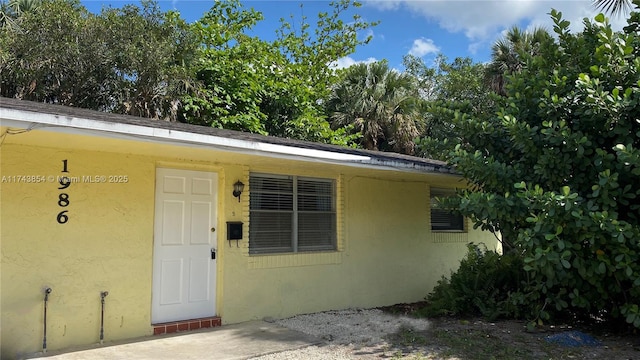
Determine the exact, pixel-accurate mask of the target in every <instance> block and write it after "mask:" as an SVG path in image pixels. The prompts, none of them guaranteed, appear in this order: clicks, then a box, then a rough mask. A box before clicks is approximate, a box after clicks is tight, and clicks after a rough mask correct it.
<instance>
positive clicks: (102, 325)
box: [100, 291, 109, 345]
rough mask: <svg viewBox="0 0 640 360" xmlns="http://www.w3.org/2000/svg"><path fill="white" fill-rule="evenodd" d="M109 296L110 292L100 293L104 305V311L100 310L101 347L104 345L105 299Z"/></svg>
mask: <svg viewBox="0 0 640 360" xmlns="http://www.w3.org/2000/svg"><path fill="white" fill-rule="evenodd" d="M107 295H109V292H108V291H101V292H100V303H101V304H102V309H101V310H100V345H102V344H103V343H104V298H105V297H107Z"/></svg>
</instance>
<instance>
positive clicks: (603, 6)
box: [593, 0, 633, 16]
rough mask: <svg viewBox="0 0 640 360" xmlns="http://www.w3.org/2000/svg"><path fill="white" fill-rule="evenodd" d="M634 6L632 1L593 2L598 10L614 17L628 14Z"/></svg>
mask: <svg viewBox="0 0 640 360" xmlns="http://www.w3.org/2000/svg"><path fill="white" fill-rule="evenodd" d="M632 5H633V2H632V0H593V6H595V8H596V9H598V10H600V11H602V12H604V13H606V14H609V15H614V16H615V15H620V14H622V13H628V12H629V11H630V10H631V7H632Z"/></svg>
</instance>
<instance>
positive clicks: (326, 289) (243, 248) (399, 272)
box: [0, 130, 495, 358]
mask: <svg viewBox="0 0 640 360" xmlns="http://www.w3.org/2000/svg"><path fill="white" fill-rule="evenodd" d="M63 160H66V166H67V170H68V173H63V172H62V171H63V166H64V163H63ZM0 161H1V167H0V171H1V172H0V177H2V178H3V182H2V183H0V186H1V188H0V190H1V191H0V196H1V198H0V200H1V207H0V224H1V228H0V235H1V245H0V249H1V252H2V254H1V269H0V271H1V292H0V296H1V299H0V300H1V303H0V304H1V323H2V329H1V335H0V341H1V343H0V345H1V348H2V354H1V355H2V358H14V357H20V356H22V355H24V354H29V353H34V352H37V351H39V350H40V349H41V347H42V335H43V297H44V294H43V288H44V287H46V286H49V287H51V288H52V289H53V291H52V293H51V295H50V297H49V303H48V315H47V342H48V348H49V349H61V348H66V347H69V346H73V345H86V344H93V343H97V342H98V339H99V338H98V336H99V326H100V292H101V291H108V292H109V295H108V296H107V298H106V299H105V300H106V308H105V340H106V341H111V340H119V339H126V338H132V337H139V336H145V335H151V334H152V326H151V325H152V324H151V301H152V299H151V298H152V291H153V289H152V276H153V274H152V263H153V241H154V233H153V232H154V210H155V204H154V202H155V200H154V199H155V171H156V169H157V168H158V167H169V168H180V169H188V170H200V171H211V172H216V173H217V174H218V179H219V187H218V199H219V201H218V209H217V210H218V219H217V229H218V230H217V232H216V233H217V236H218V238H217V248H218V258H217V270H216V274H215V275H216V276H217V279H218V281H217V289H216V298H217V301H216V304H217V305H216V306H217V308H216V309H215V312H216V314H218V315H219V316H221V317H222V320H223V323H226V324H229V323H237V322H242V321H246V320H253V319H262V318H264V317H274V318H282V317H287V316H291V315H295V314H300V313H309V312H315V311H322V310H331V309H343V308H349V307H371V306H380V305H389V304H393V303H398V302H408V301H417V300H421V299H422V298H423V297H424V296H425V295H426V294H427V293H428V292H429V290H430V289H431V288H432V287H433V286H434V285H435V283H436V281H437V280H438V279H439V278H440V277H441V276H442V275H443V274H449V272H450V270H451V269H452V268H455V267H456V266H457V264H458V260H459V259H460V258H461V257H462V256H463V255H464V253H465V250H466V247H465V244H466V242H468V241H474V242H487V243H488V246H489V247H490V248H492V247H494V245H495V240H494V239H493V238H492V236H491V235H490V234H485V233H481V232H480V231H475V230H469V231H468V232H465V233H460V234H455V233H454V234H446V233H445V234H441V233H440V234H436V233H432V232H431V231H430V224H429V187H430V186H432V185H438V186H447V185H450V184H459V181H460V180H459V178H454V177H451V176H448V175H429V174H423V173H406V172H394V171H388V170H385V171H383V170H374V169H360V168H353V167H346V166H339V165H330V164H321V163H310V162H308V161H302V160H300V161H294V160H283V159H274V158H261V157H260V156H258V155H255V156H254V155H246V154H245V155H237V154H234V153H231V152H222V151H214V150H211V149H207V148H202V147H197V148H196V147H187V146H172V145H168V144H155V143H150V142H145V141H136V140H133V139H128V140H124V139H106V138H102V137H96V136H84V135H75V134H61V133H54V132H47V131H38V130H36V131H31V132H28V133H24V134H19V135H11V136H7V137H6V138H5V139H4V142H3V143H2V145H1V147H0ZM251 172H261V173H276V174H285V175H299V176H313V177H324V178H331V179H334V180H336V184H337V197H338V199H337V218H338V219H337V224H338V225H337V232H338V244H337V250H336V251H329V252H320V253H300V254H283V255H259V256H257V255H250V254H249V251H248V227H249V222H250V218H249V194H250V188H249V187H248V186H247V187H246V188H245V192H244V193H243V194H242V196H241V197H240V202H238V199H237V198H235V197H233V196H232V195H231V190H232V185H231V184H233V183H234V182H235V181H236V180H241V181H242V182H244V183H245V184H249V174H250V173H251ZM64 175H68V176H71V177H72V178H74V179H76V181H75V182H72V183H71V184H70V185H69V186H68V187H67V188H66V189H59V188H60V187H61V185H60V183H59V178H60V177H61V176H64ZM15 176H42V177H43V181H39V182H36V183H33V182H31V183H29V182H27V181H25V180H24V178H20V179H19V180H17V181H16V178H14V177H15ZM102 176H104V177H105V178H101V177H102ZM125 176H126V180H125V178H124V177H125ZM76 177H77V178H76ZM85 177H86V178H85ZM89 177H91V178H93V179H94V180H95V177H99V178H98V182H95V181H94V182H90V181H88V179H89ZM110 181H111V182H110ZM63 193H64V194H67V195H62V197H61V194H63ZM67 201H68V203H67ZM66 210H68V212H67V213H65V215H66V216H68V220H67V221H66V223H62V224H61V223H59V222H58V220H59V218H58V214H60V212H61V211H66ZM227 221H242V222H243V223H244V236H243V240H240V241H238V242H236V241H231V242H228V241H226V240H225V239H226V228H225V224H226V222H227ZM467 240H468V241H467Z"/></svg>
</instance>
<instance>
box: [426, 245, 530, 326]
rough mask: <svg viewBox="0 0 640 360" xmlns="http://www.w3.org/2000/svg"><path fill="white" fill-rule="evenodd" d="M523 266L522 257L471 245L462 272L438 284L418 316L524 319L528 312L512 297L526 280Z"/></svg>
mask: <svg viewBox="0 0 640 360" xmlns="http://www.w3.org/2000/svg"><path fill="white" fill-rule="evenodd" d="M523 267H524V263H523V261H522V258H521V257H520V256H517V255H515V254H506V255H501V254H498V253H496V252H495V251H491V250H487V248H486V246H484V245H476V244H473V243H471V244H469V245H468V253H467V255H466V256H465V257H464V259H462V261H461V262H460V267H459V268H458V270H457V271H456V272H453V273H452V274H451V276H450V277H449V278H446V277H444V276H443V277H442V279H441V280H440V281H438V284H437V285H436V287H435V288H434V289H433V291H432V292H431V293H430V294H429V295H428V296H427V298H426V300H427V306H426V307H425V308H423V309H421V310H418V312H417V314H416V315H418V316H426V317H433V316H443V315H456V316H483V317H486V318H488V319H491V320H493V319H497V318H505V317H508V318H520V317H522V316H524V315H526V313H523V312H522V310H521V309H520V307H521V306H520V305H518V301H516V299H514V298H511V295H512V294H513V293H516V292H519V291H521V288H522V284H523V283H524V280H525V277H526V274H525V272H524V270H523Z"/></svg>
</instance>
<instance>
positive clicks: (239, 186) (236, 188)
mask: <svg viewBox="0 0 640 360" xmlns="http://www.w3.org/2000/svg"><path fill="white" fill-rule="evenodd" d="M242 190H244V184H243V183H242V181H240V180H238V181H236V182H235V184H233V196H234V197H237V198H238V202H240V195H241V194H242Z"/></svg>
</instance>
